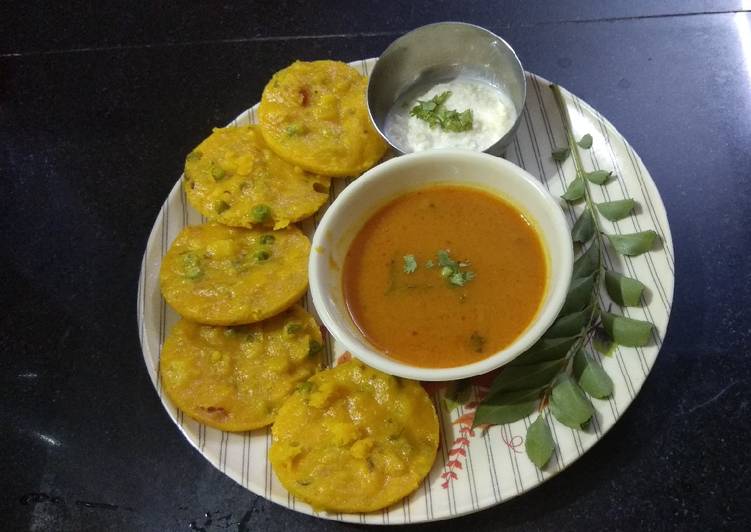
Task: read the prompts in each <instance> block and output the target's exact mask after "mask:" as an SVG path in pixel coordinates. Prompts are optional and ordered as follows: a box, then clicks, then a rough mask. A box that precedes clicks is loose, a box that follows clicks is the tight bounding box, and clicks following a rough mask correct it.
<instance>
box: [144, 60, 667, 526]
mask: <svg viewBox="0 0 751 532" xmlns="http://www.w3.org/2000/svg"><path fill="white" fill-rule="evenodd" d="M375 61H376V60H375V59H368V60H363V61H356V62H353V63H351V64H352V66H354V67H355V68H357V69H358V70H360V71H361V72H363V73H364V74H366V75H367V74H368V72H369V71H370V70H371V69H372V68H373V65H374V64H375ZM527 84H528V92H527V105H526V108H525V110H524V114H523V120H522V123H521V126H520V128H519V131H518V132H517V135H516V139H515V140H514V142H513V144H511V146H509V149H508V152H507V154H506V156H507V158H508V159H509V160H510V161H512V162H514V163H516V164H518V165H519V166H522V167H523V168H525V169H526V170H527V171H528V172H530V173H531V174H533V175H535V176H537V177H539V178H541V181H542V183H543V184H544V185H545V187H546V188H547V189H548V190H549V191H550V193H551V194H552V195H553V196H559V195H560V194H562V193H563V191H564V189H565V184H566V183H567V182H568V181H570V180H571V179H572V177H573V175H574V170H573V163H572V162H571V160H570V159H569V161H567V162H566V163H565V164H563V165H560V164H558V163H556V162H554V161H553V160H552V158H551V157H550V153H551V151H552V150H553V149H554V148H555V147H561V146H564V145H565V144H566V139H565V135H564V131H563V129H562V125H561V118H560V115H559V112H558V109H557V107H556V104H555V101H554V99H553V94H552V93H551V91H550V89H549V88H548V84H549V82H548V81H546V80H544V79H542V78H540V77H538V76H535V75H534V74H529V73H528V74H527ZM564 95H565V98H566V101H567V102H568V104H569V106H570V107H569V109H570V113H571V119H572V122H573V127H574V129H575V135H576V137H577V138H578V137H580V136H582V135H584V134H585V133H590V134H591V135H592V137H593V138H594V143H593V147H592V149H591V150H588V151H587V150H583V159H584V165H585V166H586V167H587V169H588V170H592V169H599V168H603V169H607V170H613V171H614V173H615V175H616V178H615V179H613V180H612V181H611V182H609V183H608V184H607V185H606V186H604V187H598V186H593V187H591V190H592V191H593V194H594V197H595V200H596V201H610V200H615V199H622V198H624V197H632V198H634V199H635V200H636V201H637V202H638V204H639V208H638V210H637V214H636V215H635V216H632V217H629V218H627V219H625V220H622V221H620V222H618V223H612V224H611V223H610V222H608V221H607V220H603V224H604V230H606V231H608V232H611V233H632V232H635V231H643V230H646V229H654V230H655V231H657V233H658V234H659V235H660V238H661V241H662V247H661V248H660V249H659V250H657V251H652V252H650V253H646V254H644V255H641V256H639V257H633V258H628V257H620V256H617V255H614V254H610V256H609V262H610V264H613V265H614V267H615V269H616V270H618V271H620V272H623V273H625V274H626V275H628V276H629V277H635V278H638V279H639V280H641V281H642V282H643V283H644V284H646V285H647V287H648V289H649V295H648V296H647V298H646V299H647V302H648V304H646V305H645V306H644V307H640V308H629V309H626V310H625V312H624V314H625V315H627V316H629V317H633V318H636V319H646V320H649V321H651V322H652V323H654V325H655V331H656V334H654V338H653V342H652V343H651V344H650V345H649V346H647V347H644V348H637V349H634V348H619V349H618V350H617V351H616V352H615V354H614V355H613V356H611V357H599V358H600V359H601V361H602V364H603V366H604V367H605V369H606V370H607V372H608V374H609V375H610V376H611V377H612V378H613V381H614V383H615V392H614V393H613V396H612V398H610V399H609V400H606V401H599V400H594V402H595V406H596V408H597V414H596V416H595V419H594V422H593V423H590V428H589V430H587V431H585V432H582V431H575V430H572V429H570V428H567V427H565V426H563V425H561V424H559V423H558V422H557V421H553V420H552V418H551V421H550V423H551V428H552V431H553V436H554V438H555V440H556V443H557V448H556V452H555V455H554V457H553V458H552V459H551V462H550V463H549V464H548V465H547V467H546V468H545V470H544V471H539V470H538V469H537V468H535V466H534V465H532V463H531V462H530V461H529V460H528V459H527V456H526V455H525V453H524V435H525V433H526V428H527V427H528V426H529V424H530V419H525V420H522V421H518V422H516V423H512V424H511V425H505V426H502V427H492V428H490V430H488V431H487V432H485V433H483V432H482V431H480V430H475V431H472V430H471V429H470V424H471V421H470V420H471V415H472V412H473V408H474V406H475V405H474V403H469V404H468V405H466V406H465V407H463V408H460V409H458V410H455V411H454V412H452V413H451V415H447V414H446V413H445V412H444V413H443V415H441V416H439V417H440V419H441V446H440V449H439V451H438V457H437V459H436V462H435V465H434V466H433V469H432V471H431V472H430V475H429V476H428V477H427V478H426V479H425V481H424V482H423V484H422V485H421V486H420V488H419V489H418V490H417V491H415V492H414V493H413V494H412V495H411V496H410V497H408V498H406V499H404V500H403V501H402V502H399V503H397V504H395V505H393V506H391V507H390V508H388V509H386V510H384V511H382V512H377V513H372V514H328V513H318V512H314V511H313V510H312V508H311V507H310V506H308V505H307V504H305V503H303V502H301V501H298V500H296V499H295V498H294V497H292V496H291V495H290V494H289V493H287V491H286V490H285V489H284V488H283V487H282V486H281V485H280V484H279V481H278V480H277V479H276V477H275V475H274V474H273V472H272V470H271V466H270V464H269V461H268V459H267V455H268V449H269V444H270V441H271V431H270V430H269V429H265V430H256V431H252V432H246V433H239V434H238V433H228V432H222V431H219V430H216V429H213V428H211V427H207V426H205V425H202V424H200V423H197V422H195V421H193V420H192V419H191V418H189V417H187V416H185V415H184V414H183V412H181V411H180V410H178V409H176V408H175V406H174V405H173V404H172V402H170V400H169V399H168V398H167V397H166V395H164V394H163V393H162V388H161V384H160V381H159V369H158V368H159V352H160V348H161V346H162V344H163V342H164V338H165V336H166V334H167V332H168V331H169V330H170V328H171V327H172V325H173V324H174V323H175V321H176V320H177V315H176V314H175V312H173V311H172V309H170V308H169V307H168V306H167V305H166V304H165V303H164V300H163V299H162V297H161V296H160V294H159V278H158V277H159V266H160V264H161V260H162V257H163V256H164V253H165V251H166V250H167V248H168V246H169V244H170V243H171V242H172V240H173V239H174V238H175V236H176V235H177V233H178V232H179V231H180V230H181V229H182V228H183V227H185V226H186V225H193V224H198V223H201V222H202V219H201V216H200V215H199V214H198V213H197V212H195V211H194V210H193V209H192V208H190V207H189V206H188V204H187V202H186V200H185V195H184V193H183V191H182V188H181V186H180V179H178V181H177V183H175V186H174V187H173V188H172V191H171V192H170V194H169V196H168V197H167V200H166V201H165V202H164V205H162V208H161V210H160V212H159V215H158V216H157V219H156V222H155V223H154V227H153V229H152V231H151V235H150V237H149V240H148V243H147V245H146V252H145V253H144V257H143V263H142V266H141V277H140V280H139V284H138V327H139V336H140V340H141V346H142V348H143V356H144V360H145V362H146V368H147V370H148V372H149V375H150V376H151V380H152V382H153V383H154V386H155V388H156V389H157V392H158V393H159V397H160V398H161V400H162V403H163V404H164V407H165V409H166V410H167V412H168V413H169V415H170V416H171V417H172V419H173V420H174V421H175V423H176V424H177V426H178V427H179V428H180V430H181V431H182V432H183V434H184V435H185V437H186V438H187V439H188V441H189V442H190V443H191V444H192V445H193V446H194V447H195V448H196V449H198V451H199V452H200V453H201V454H202V455H203V456H205V457H206V459H207V460H208V461H209V462H211V463H212V464H214V466H216V467H217V468H218V469H220V470H221V471H222V472H223V473H225V474H226V475H228V476H229V477H230V478H232V479H234V480H235V481H236V482H238V483H240V484H241V485H242V486H244V487H245V488H247V489H248V490H250V491H252V492H253V493H256V494H258V495H260V496H262V497H265V498H266V499H270V500H272V501H274V502H276V503H278V504H281V505H282V506H285V507H287V508H291V509H293V510H296V511H298V512H303V513H307V514H312V515H317V516H319V517H324V518H327V519H338V520H341V521H350V522H356V523H373V524H399V523H416V522H421V521H433V520H439V519H447V518H451V517H455V516H459V515H463V514H467V513H471V512H476V511H479V510H482V509H483V508H488V507H490V506H493V505H495V504H498V503H500V502H503V501H506V500H508V499H510V498H512V497H515V496H517V495H519V494H521V493H524V492H525V491H527V490H530V489H532V488H534V487H535V486H537V485H539V484H540V483H542V482H544V481H545V480H547V479H548V478H550V477H551V476H553V475H555V474H557V473H559V472H560V471H561V470H563V469H564V468H565V467H567V466H568V465H569V464H571V463H572V462H574V461H575V460H576V459H577V458H579V457H580V456H581V455H582V454H584V453H585V452H586V451H587V450H588V449H589V448H590V447H592V445H594V444H595V442H597V441H598V440H599V439H600V438H602V436H603V435H604V434H605V433H606V432H607V431H608V430H609V429H610V427H612V426H613V424H614V423H615V422H616V420H617V419H618V418H619V417H620V416H621V415H623V413H624V411H625V410H626V408H628V406H629V405H630V404H631V402H632V401H633V400H634V397H635V396H636V394H637V393H638V392H639V389H640V388H641V386H642V384H643V383H644V381H645V379H646V378H647V375H648V374H649V371H650V370H651V369H652V365H653V364H654V362H655V359H656V358H657V353H658V352H659V350H660V347H661V346H662V340H663V338H664V336H665V331H666V328H667V324H668V318H669V316H670V308H671V306H672V301H673V281H674V262H673V261H674V255H673V241H672V238H671V236H670V227H669V225H668V220H667V215H666V214H665V207H664V206H663V204H662V200H661V199H660V195H659V193H658V192H657V188H656V187H655V184H654V182H653V181H652V178H651V177H650V175H649V172H648V171H647V169H646V168H645V167H644V165H643V164H642V162H641V159H640V158H639V156H638V155H637V154H636V152H634V150H633V149H632V148H631V146H629V144H628V143H627V142H626V140H625V139H624V138H623V137H622V136H621V135H620V134H619V133H618V131H616V129H615V128H614V127H613V126H612V125H611V124H610V122H608V121H607V120H605V118H603V117H602V116H601V115H600V114H599V113H598V112H597V111H595V110H594V109H592V108H591V107H590V106H589V105H587V104H586V103H585V102H583V101H581V100H580V99H578V98H577V97H576V96H573V95H572V94H570V93H568V92H566V91H564ZM257 107H258V106H257V105H256V106H254V107H252V108H251V109H248V110H246V111H244V112H243V113H242V114H241V115H240V116H238V117H237V118H236V119H235V120H234V121H233V122H232V124H231V125H243V124H248V123H254V122H255V121H256V120H255V119H256V109H257ZM349 182H350V180H347V179H334V180H332V187H331V190H332V199H333V198H334V197H336V195H337V194H339V193H340V192H341V191H342V190H343V188H344V187H345V186H346V185H347V184H348V183H349ZM565 209H566V214H567V217H568V220H569V223H570V224H573V221H574V220H575V218H576V215H577V210H580V209H581V207H577V208H572V207H570V206H566V207H565ZM323 210H325V207H324V209H322V210H321V211H319V213H318V214H317V215H316V216H315V217H313V218H310V219H308V220H306V221H305V222H303V223H302V224H301V226H302V228H303V230H304V231H305V232H306V233H307V234H308V235H312V233H313V231H314V230H315V228H316V225H317V222H318V220H319V219H320V216H321V215H322V214H323ZM607 303H608V302H607V301H605V304H607ZM303 304H304V306H306V307H307V308H308V310H310V311H312V312H314V309H313V305H312V303H311V301H310V298H309V296H307V297H306V299H305V300H304V301H303ZM327 352H328V357H329V361H330V362H332V361H334V360H335V359H337V358H338V357H339V356H340V355H341V354H342V351H341V348H340V346H338V345H336V342H334V341H333V340H332V339H331V338H330V337H329V338H328V341H327ZM484 384H485V383H483V382H481V381H478V382H477V383H476V385H475V386H474V387H473V390H474V394H475V397H476V396H477V394H482V393H483V391H485V390H486V388H485V386H484ZM429 390H430V391H431V393H432V395H433V398H434V399H435V400H436V403H437V404H438V398H439V397H440V394H441V389H440V385H437V386H436V385H431V386H430V387H429ZM439 412H440V410H439ZM634 438H637V435H634Z"/></svg>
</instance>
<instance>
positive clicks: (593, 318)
mask: <svg viewBox="0 0 751 532" xmlns="http://www.w3.org/2000/svg"><path fill="white" fill-rule="evenodd" d="M550 89H551V90H552V91H553V95H554V96H555V101H556V103H557V104H558V109H559V110H560V113H561V119H562V121H563V129H564V130H565V131H566V140H567V141H568V146H569V150H571V155H572V157H573V161H574V168H575V169H576V178H577V179H581V180H582V184H583V186H584V201H585V207H584V208H585V209H588V210H589V211H590V214H591V215H592V219H593V220H594V224H595V234H596V235H597V236H596V239H597V241H596V242H593V243H592V244H590V245H591V246H594V245H596V246H598V248H597V272H596V273H595V278H594V281H595V283H594V289H593V290H592V297H591V299H590V304H591V305H592V314H591V315H590V317H589V323H587V326H586V327H585V328H584V329H583V331H582V335H581V337H580V338H579V340H577V341H576V343H575V344H574V345H573V346H572V347H571V350H570V351H569V353H568V354H567V358H570V357H571V354H572V353H576V352H577V351H578V350H579V349H581V348H582V347H583V346H584V344H585V343H586V341H587V339H588V337H589V334H590V332H591V331H592V330H593V329H594V327H595V325H596V322H597V318H598V312H597V310H598V308H599V304H598V299H599V297H598V296H599V292H600V279H602V276H603V275H604V270H605V261H604V257H603V253H604V247H603V246H604V245H605V232H604V231H603V230H602V227H600V220H599V216H598V213H597V210H596V209H595V206H594V202H593V201H592V193H591V191H590V190H589V183H588V182H587V178H586V177H585V176H584V174H585V171H584V165H583V164H582V160H581V154H580V153H579V145H578V144H577V142H576V138H575V137H574V130H573V127H572V126H571V117H570V116H569V112H568V106H567V105H566V101H565V100H564V98H563V93H562V92H561V88H560V87H559V86H558V85H556V84H551V85H550Z"/></svg>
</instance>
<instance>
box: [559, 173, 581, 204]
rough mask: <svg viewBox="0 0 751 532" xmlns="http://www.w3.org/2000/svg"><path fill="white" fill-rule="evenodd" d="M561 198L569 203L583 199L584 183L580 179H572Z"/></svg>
mask: <svg viewBox="0 0 751 532" xmlns="http://www.w3.org/2000/svg"><path fill="white" fill-rule="evenodd" d="M561 197H562V198H563V199H565V200H566V201H568V202H571V203H573V202H575V201H579V200H580V199H582V198H583V197H584V181H583V180H582V178H580V177H577V178H576V179H574V180H573V181H572V182H571V183H570V184H569V186H568V188H567V189H566V193H565V194H563V196H561Z"/></svg>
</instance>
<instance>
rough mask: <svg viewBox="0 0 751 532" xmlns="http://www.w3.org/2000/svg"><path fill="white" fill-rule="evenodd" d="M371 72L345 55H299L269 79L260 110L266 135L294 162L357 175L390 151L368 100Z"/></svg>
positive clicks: (333, 173) (323, 171) (322, 170)
mask: <svg viewBox="0 0 751 532" xmlns="http://www.w3.org/2000/svg"><path fill="white" fill-rule="evenodd" d="M366 88H367V78H366V77H365V76H363V75H362V74H360V73H359V72H357V70H355V69H354V68H352V67H351V66H349V65H347V64H345V63H341V62H339V61H313V62H302V61H297V62H295V63H293V64H292V65H290V66H288V67H287V68H285V69H283V70H280V71H279V72H277V73H276V74H274V76H273V77H272V78H271V81H269V83H268V84H267V85H266V88H264V90H263V96H262V97H261V104H260V107H259V110H258V116H259V122H260V125H261V131H262V133H263V137H264V139H266V142H267V143H268V144H269V146H271V148H272V149H273V150H274V151H275V152H276V153H278V154H279V155H280V156H282V157H283V158H285V159H287V160H288V161H290V162H291V163H294V164H296V165H299V166H301V167H302V168H305V169H306V170H309V171H311V172H316V173H319V174H323V175H329V176H335V177H336V176H339V177H342V176H356V175H359V174H361V173H362V172H364V171H365V170H367V169H369V168H370V167H372V166H373V165H375V164H376V163H377V162H378V161H379V160H380V159H381V157H383V154H384V153H386V143H385V142H384V141H383V139H382V138H381V136H380V135H379V134H378V132H377V131H376V130H375V128H374V127H373V124H372V123H371V121H370V116H369V115H368V109H367V105H366V102H365V91H366Z"/></svg>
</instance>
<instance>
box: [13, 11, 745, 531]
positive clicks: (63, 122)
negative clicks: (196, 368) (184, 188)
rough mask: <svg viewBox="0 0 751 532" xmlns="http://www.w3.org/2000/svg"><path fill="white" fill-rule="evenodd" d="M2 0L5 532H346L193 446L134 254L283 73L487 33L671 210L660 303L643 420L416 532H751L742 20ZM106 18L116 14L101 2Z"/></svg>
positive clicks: (689, 15)
mask: <svg viewBox="0 0 751 532" xmlns="http://www.w3.org/2000/svg"><path fill="white" fill-rule="evenodd" d="M79 4H80V5H77V6H76V5H73V3H72V4H70V5H68V4H67V3H64V2H61V3H51V2H50V3H46V2H6V3H4V4H3V7H2V8H0V180H1V182H2V191H3V192H2V195H0V198H1V201H2V208H0V217H1V218H2V237H1V238H2V248H1V252H2V267H0V276H1V277H0V280H1V281H2V284H0V286H1V287H2V302H3V313H2V318H0V319H1V320H2V329H1V330H0V346H2V367H3V371H2V372H1V374H0V375H1V378H2V383H3V385H2V389H3V393H2V395H3V401H2V407H1V408H0V422H1V423H2V426H4V427H5V435H4V437H3V438H2V443H0V477H1V478H2V481H1V483H0V485H1V486H2V494H3V495H2V507H3V511H2V513H0V523H2V527H3V528H4V529H6V530H27V529H28V530H76V531H79V530H190V529H194V530H206V531H215V530H243V531H245V530H323V529H334V530H348V529H354V528H358V527H356V526H353V525H347V524H342V523H335V522H330V521H323V520H319V519H315V518H313V517H309V516H307V515H302V514H298V513H295V512H292V511H290V510H287V509H284V508H282V507H280V506H277V505H275V504H272V503H270V502H268V501H266V500H264V499H262V498H260V497H257V496H255V495H253V494H251V493H249V492H247V491H245V490H244V489H243V488H241V487H240V486H239V485H238V484H236V483H235V482H234V481H232V480H230V479H229V478H228V477H225V476H224V475H223V474H222V473H220V472H219V471H217V470H216V469H214V467H213V466H212V465H211V464H210V463H209V462H208V461H206V460H205V459H204V458H203V457H202V456H201V455H200V454H199V453H198V452H197V451H196V450H194V449H193V448H192V447H191V446H190V445H189V443H188V442H187V441H186V440H185V438H184V437H183V436H182V435H181V434H180V432H179V430H178V428H177V427H176V426H175V425H174V424H173V423H172V421H171V420H170V419H169V417H168V415H167V413H166V412H165V411H164V409H163V408H162V406H161V404H160V402H159V399H158V397H157V394H156V392H155V391H154V389H153V387H152V384H151V382H150V380H149V377H148V374H147V372H146V368H145V366H144V362H143V357H142V354H141V349H140V346H139V342H138V334H137V329H136V317H135V298H136V287H137V282H138V274H139V266H140V261H141V256H142V253H143V250H144V246H145V243H146V238H147V236H148V233H149V231H150V229H151V226H152V224H153V222H154V218H155V216H156V213H157V212H158V210H159V207H160V205H161V203H162V202H163V201H164V199H165V197H166V196H167V193H168V191H169V190H170V188H171V187H172V186H173V184H174V182H175V180H176V178H177V176H179V175H180V173H181V170H182V164H183V159H184V156H185V154H186V153H187V152H188V151H189V150H190V149H191V148H192V147H193V146H195V145H196V144H197V143H198V142H199V141H200V140H201V139H202V138H203V137H204V136H205V135H206V133H207V132H208V131H209V129H210V128H211V127H212V126H216V125H221V124H225V123H227V122H228V121H230V120H231V119H232V118H233V117H235V116H236V115H237V114H238V113H239V112H240V111H242V110H243V109H245V108H247V107H248V106H249V105H250V104H252V103H254V102H255V101H257V99H258V97H259V95H260V93H261V90H262V88H263V86H264V84H265V82H266V80H268V78H269V77H270V76H271V74H272V73H273V72H274V71H276V70H278V69H279V68H281V67H283V66H285V65H287V64H288V63H289V62H290V61H291V60H293V59H295V58H299V59H318V58H335V59H341V60H354V59H358V58H364V57H374V56H378V55H379V53H380V52H381V51H382V50H383V49H384V48H385V47H386V45H387V44H388V43H389V42H391V41H392V40H393V39H394V38H395V37H397V36H398V35H400V34H402V33H404V32H405V31H408V30H410V29H412V28H414V27H416V26H419V25H422V24H425V23H428V22H434V21H440V20H463V21H467V22H474V23H478V24H480V25H482V26H485V27H487V28H489V29H491V30H493V31H495V32H496V33H499V34H500V35H501V36H503V37H504V38H505V39H506V40H508V41H509V42H510V43H511V44H512V45H513V46H514V47H515V49H516V50H517V52H518V53H519V55H520V57H521V59H522V61H523V63H524V65H525V67H526V68H527V69H528V70H530V71H532V72H535V73H537V74H540V75H542V76H544V77H545V78H547V79H550V80H554V81H556V82H558V83H560V84H562V85H563V86H565V87H567V88H568V89H570V90H571V91H572V92H574V93H575V94H577V95H578V96H580V97H582V98H583V99H584V100H586V101H588V102H589V103H591V104H592V105H593V106H594V107H595V108H596V109H598V110H599V111H600V112H602V114H603V115H605V116H606V117H607V118H609V119H610V120H611V121H612V122H613V124H614V125H615V126H616V127H617V128H618V129H619V130H620V131H621V133H622V134H623V135H624V136H625V137H626V138H627V139H628V140H629V142H630V143H631V144H632V145H633V146H634V148H635V149H636V151H637V152H638V153H639V154H640V155H641V157H642V158H643V160H644V163H645V164H646V166H647V168H648V169H649V170H650V172H651V174H652V176H653V179H654V180H655V182H656V184H657V186H658V188H659V190H660V193H661V194H662V198H663V200H664V202H665V205H666V207H667V211H668V216H669V219H670V224H671V229H672V233H673V238H674V242H675V254H676V285H675V297H674V306H673V312H672V317H671V320H670V326H669V329H668V334H667V338H666V340H665V343H664V346H663V349H662V352H661V353H660V355H659V357H658V359H657V362H656V364H655V366H654V369H653V371H652V373H651V375H650V376H649V378H648V379H647V381H646V383H645V385H644V387H643V389H642V391H641V393H640V394H639V396H638V397H637V399H636V400H635V402H634V404H633V405H632V406H631V407H630V408H629V410H628V411H627V412H626V413H625V414H624V416H623V417H622V419H621V420H620V421H619V422H618V423H617V424H616V425H615V427H614V428H613V429H612V430H611V432H610V433H609V434H607V435H606V436H605V437H604V438H603V440H602V441H601V442H599V443H598V444H597V445H595V446H594V448H593V449H592V450H591V451H590V452H588V453H587V454H586V455H585V456H584V457H582V458H581V459H580V460H579V461H578V462H576V463H575V464H573V465H572V466H571V467H570V468H569V469H567V470H566V471H565V472H564V473H562V474H561V475H559V476H557V477H555V478H553V479H552V480H550V481H549V482H547V483H545V484H543V485H542V486H541V487H539V488H537V489H535V490H533V491H532V492H530V493H527V494H525V495H523V496H521V497H518V498H516V499H514V500H512V501H510V502H507V503H504V504H502V505H500V506H498V507H495V508H492V509H489V510H486V511H483V512H480V513H477V514H474V515H471V516H467V517H463V518H459V519H456V520H454V521H451V522H445V523H438V524H433V525H422V526H420V527H416V528H426V529H427V528H448V527H460V528H466V529H480V530H498V529H519V530H522V529H534V530H538V529H544V530H561V529H564V530H599V529H621V530H633V529H649V528H651V529H681V530H714V529H737V530H741V529H748V527H749V525H750V523H751V505H750V504H749V502H750V501H751V489H750V488H749V484H751V472H750V470H749V463H750V462H751V453H750V452H749V444H748V440H749V435H751V415H750V414H751V409H750V408H749V399H751V393H750V392H749V385H750V384H751V363H750V362H751V354H750V350H751V310H750V309H751V270H750V269H749V268H748V266H747V265H746V264H745V261H746V259H747V257H748V256H749V254H751V231H750V230H749V225H748V224H749V219H750V218H751V13H749V12H742V10H743V8H744V7H745V9H746V10H748V9H749V8H751V5H750V4H749V2H747V1H741V0H738V1H729V0H728V1H724V0H721V1H716V2H702V1H698V0H689V1H665V2H659V3H658V2H647V1H642V0H639V1H634V2H576V1H569V0H566V1H561V2H555V3H552V2H551V3H548V2H540V1H533V2H479V1H475V0H468V1H464V2H444V1H441V0H433V1H432V2H424V1H414V2H409V1H388V2H380V3H375V2H373V3H370V4H365V3H362V4H360V3H355V2H343V1H331V2H299V1H290V2H277V3H273V4H272V3H261V2H258V5H253V4H252V3H249V2H237V3H234V4H232V3H228V2H176V3H170V5H169V6H166V5H162V4H166V3H161V2H154V3H143V5H137V3H134V2H119V3H116V2H107V3H102V6H100V7H95V6H96V5H97V3H79ZM104 4H107V5H106V6H105V5H104Z"/></svg>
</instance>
